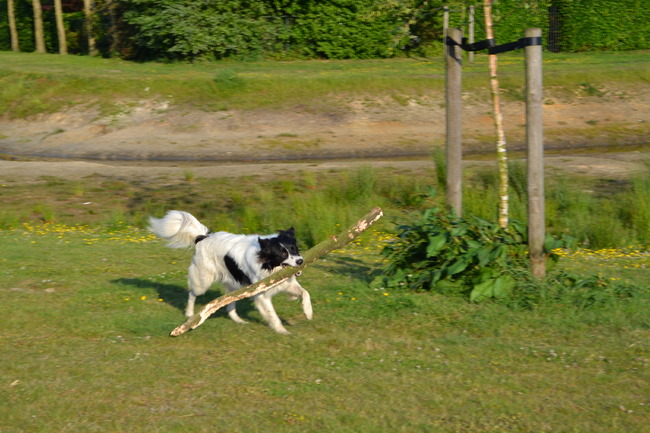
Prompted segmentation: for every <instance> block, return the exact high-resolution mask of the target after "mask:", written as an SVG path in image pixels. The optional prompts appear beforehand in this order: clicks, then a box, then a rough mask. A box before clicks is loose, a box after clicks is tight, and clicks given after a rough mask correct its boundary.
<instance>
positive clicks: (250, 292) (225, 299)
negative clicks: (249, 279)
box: [170, 207, 383, 337]
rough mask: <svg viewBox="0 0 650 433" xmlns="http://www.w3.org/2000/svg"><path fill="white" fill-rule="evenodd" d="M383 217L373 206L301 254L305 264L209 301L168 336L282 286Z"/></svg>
mask: <svg viewBox="0 0 650 433" xmlns="http://www.w3.org/2000/svg"><path fill="white" fill-rule="evenodd" d="M382 215H383V212H382V210H381V208H378V207H376V208H374V209H372V210H371V211H370V212H368V213H367V214H366V215H365V216H364V217H363V218H361V219H360V220H359V221H358V222H357V223H356V224H354V225H353V226H351V227H350V228H348V229H347V230H344V231H342V232H341V233H340V234H339V235H338V236H332V237H330V238H329V239H327V240H324V241H323V242H321V243H320V244H318V245H316V246H315V247H313V248H311V249H310V250H309V251H307V252H305V253H304V254H303V260H304V263H303V264H302V265H301V266H300V267H296V268H293V267H287V268H284V269H282V270H281V271H279V272H276V273H274V274H273V275H271V276H270V277H267V278H265V279H263V280H261V281H258V282H257V283H254V284H251V285H250V286H248V287H244V288H243V289H239V290H236V291H234V292H230V293H227V294H225V295H223V296H221V297H219V298H217V299H215V300H213V301H212V302H210V303H208V304H206V305H205V306H204V307H203V308H202V309H201V311H199V312H198V313H196V314H195V315H194V316H192V317H190V318H189V319H187V320H186V321H185V323H183V324H182V325H180V326H178V327H177V328H176V329H174V330H173V331H172V332H171V333H170V335H171V336H172V337H178V336H179V335H182V334H184V333H186V332H187V331H189V330H191V329H195V328H197V327H198V326H200V325H201V324H202V323H203V322H205V321H206V320H207V319H208V317H210V316H211V315H212V314H214V313H215V312H216V311H217V310H219V309H220V308H222V307H225V306H226V305H228V304H230V303H231V302H233V301H238V300H240V299H244V298H250V297H251V296H255V295H257V294H259V293H263V292H266V291H267V290H270V289H272V288H273V287H275V286H277V285H278V284H281V283H282V282H284V281H286V280H287V279H288V278H291V277H292V276H293V275H295V274H297V273H298V272H300V271H301V270H302V269H304V268H305V267H306V266H307V265H309V264H310V263H313V262H314V261H316V259H318V258H319V257H320V256H322V255H324V254H326V253H328V252H330V251H332V250H335V249H337V248H341V247H342V246H344V245H346V244H348V243H350V241H352V239H354V238H356V237H357V236H359V235H360V234H361V233H362V232H363V231H365V230H366V229H367V228H368V227H370V226H371V225H372V224H373V223H374V222H375V221H377V220H378V219H379V218H381V217H382Z"/></svg>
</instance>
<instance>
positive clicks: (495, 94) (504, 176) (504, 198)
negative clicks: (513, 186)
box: [483, 0, 509, 228]
mask: <svg viewBox="0 0 650 433" xmlns="http://www.w3.org/2000/svg"><path fill="white" fill-rule="evenodd" d="M483 10H484V12H485V13H484V15H485V34H486V36H487V38H488V39H494V33H493V31H492V0H485V2H484V3H483ZM488 61H489V66H490V90H491V92H492V105H493V110H494V124H495V127H496V132H497V164H498V170H499V216H498V218H499V226H500V227H501V228H506V227H508V201H509V196H508V154H507V153H506V133H505V131H504V129H503V114H502V113H501V101H500V97H499V78H498V75H497V56H496V54H489V55H488Z"/></svg>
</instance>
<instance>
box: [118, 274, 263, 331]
mask: <svg viewBox="0 0 650 433" xmlns="http://www.w3.org/2000/svg"><path fill="white" fill-rule="evenodd" d="M111 282H112V283H113V284H118V285H122V286H131V287H135V288H136V289H154V290H156V292H157V293H158V299H162V301H163V302H165V303H166V304H169V305H171V306H172V307H174V308H176V309H177V310H180V311H181V312H183V313H184V312H185V306H186V305H187V289H185V288H184V287H182V286H179V285H176V284H165V283H156V282H154V281H149V280H146V279H144V278H118V279H116V280H113V281H111ZM221 295H223V292H220V291H219V290H208V291H207V292H206V293H205V294H204V295H202V296H199V297H198V298H196V306H195V310H194V311H195V312H198V311H199V310H200V309H201V308H202V307H203V306H204V305H205V304H207V303H208V302H210V301H212V300H213V299H216V298H218V297H219V296H221ZM254 309H255V308H254V306H253V305H252V304H251V302H250V301H249V300H248V299H245V300H242V301H238V302H237V313H239V315H240V316H241V317H242V318H243V319H246V320H252V321H256V320H255V319H251V318H250V317H248V316H249V313H250V312H251V311H253V310H254ZM226 315H227V314H226V309H225V308H221V309H219V311H217V312H216V313H215V314H213V315H212V316H211V317H213V318H214V317H223V316H226Z"/></svg>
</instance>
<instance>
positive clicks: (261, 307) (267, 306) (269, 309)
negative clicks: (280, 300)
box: [254, 293, 290, 334]
mask: <svg viewBox="0 0 650 433" xmlns="http://www.w3.org/2000/svg"><path fill="white" fill-rule="evenodd" d="M267 296H268V293H262V294H260V295H257V296H255V298H254V299H255V307H256V308H257V310H258V311H259V312H260V314H261V315H262V317H263V318H264V320H265V321H266V323H268V324H269V326H270V327H271V329H273V330H274V331H275V332H278V333H280V334H290V332H289V331H287V330H286V328H285V327H284V326H283V325H282V320H280V317H278V313H276V312H275V308H273V303H272V302H271V297H267Z"/></svg>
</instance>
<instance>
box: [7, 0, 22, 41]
mask: <svg viewBox="0 0 650 433" xmlns="http://www.w3.org/2000/svg"><path fill="white" fill-rule="evenodd" d="M7 15H8V18H9V35H10V37H11V51H20V46H19V44H18V30H17V28H16V6H15V4H14V0H7Z"/></svg>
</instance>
